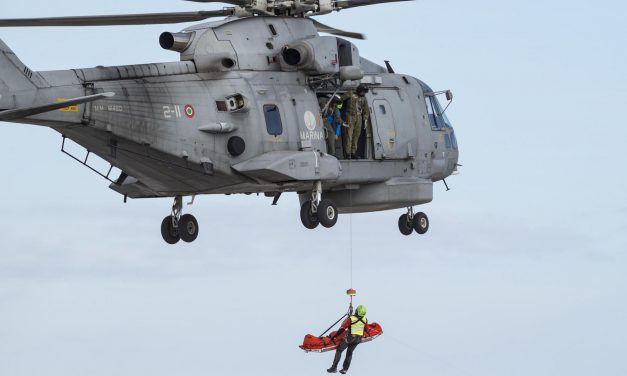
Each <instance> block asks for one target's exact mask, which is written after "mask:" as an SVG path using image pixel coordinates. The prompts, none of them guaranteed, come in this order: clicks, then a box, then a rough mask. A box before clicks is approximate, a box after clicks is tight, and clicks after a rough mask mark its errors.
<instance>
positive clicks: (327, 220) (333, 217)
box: [318, 199, 338, 228]
mask: <svg viewBox="0 0 627 376" xmlns="http://www.w3.org/2000/svg"><path fill="white" fill-rule="evenodd" d="M337 217H338V212H337V206H336V205H335V204H334V203H333V201H331V200H326V199H322V200H320V203H319V204H318V220H319V221H320V224H321V225H322V226H324V227H327V228H330V227H333V226H335V224H336V223H337Z"/></svg>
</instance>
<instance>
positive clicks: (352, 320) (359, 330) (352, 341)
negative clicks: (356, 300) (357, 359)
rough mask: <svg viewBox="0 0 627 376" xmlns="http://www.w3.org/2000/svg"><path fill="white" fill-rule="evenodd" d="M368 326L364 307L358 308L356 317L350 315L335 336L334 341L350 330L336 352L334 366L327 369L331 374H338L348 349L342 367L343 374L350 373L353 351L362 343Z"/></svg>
mask: <svg viewBox="0 0 627 376" xmlns="http://www.w3.org/2000/svg"><path fill="white" fill-rule="evenodd" d="M366 324H368V319H366V307H364V306H363V305H360V306H357V309H356V310H355V314H354V315H350V316H349V317H348V318H347V319H346V320H345V321H344V323H342V326H341V327H340V330H338V331H337V333H336V334H335V336H333V338H332V339H334V338H335V337H337V336H339V335H340V334H342V333H344V331H346V330H348V333H346V336H345V337H344V339H343V340H342V342H340V344H339V346H338V348H337V350H336V351H335V358H334V359H333V365H332V366H331V368H329V369H327V372H329V373H335V372H337V365H338V364H339V363H340V358H341V357H342V353H343V352H344V350H346V349H348V351H347V352H346V357H345V358H344V364H343V366H342V370H341V371H340V373H341V374H345V373H346V372H348V367H350V365H351V360H352V358H353V351H355V347H357V345H359V344H360V343H361V338H362V337H363V335H364V329H365V328H366Z"/></svg>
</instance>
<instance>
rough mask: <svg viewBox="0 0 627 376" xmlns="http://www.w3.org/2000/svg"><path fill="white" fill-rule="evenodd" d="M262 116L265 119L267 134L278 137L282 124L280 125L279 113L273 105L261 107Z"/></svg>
mask: <svg viewBox="0 0 627 376" xmlns="http://www.w3.org/2000/svg"><path fill="white" fill-rule="evenodd" d="M263 114H264V116H265V118H266V128H267V129H268V133H269V134H271V135H273V136H278V135H280V134H282V133H283V124H282V123H281V112H279V107H278V106H277V105H275V104H266V105H264V106H263Z"/></svg>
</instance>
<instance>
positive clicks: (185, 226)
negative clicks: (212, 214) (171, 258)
mask: <svg viewBox="0 0 627 376" xmlns="http://www.w3.org/2000/svg"><path fill="white" fill-rule="evenodd" d="M179 233H180V234H181V240H183V241H184V242H186V243H191V242H193V241H194V240H196V238H197V237H198V221H197V220H196V218H195V217H194V216H193V215H191V214H184V215H182V216H181V219H179Z"/></svg>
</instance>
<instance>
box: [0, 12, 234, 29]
mask: <svg viewBox="0 0 627 376" xmlns="http://www.w3.org/2000/svg"><path fill="white" fill-rule="evenodd" d="M234 11H235V10H234V9H232V8H225V9H221V10H211V11H199V12H174V13H145V14H115V15H102V16H76V17H50V18H16V19H0V27H23V26H113V25H156V24H170V23H180V22H193V21H202V20H206V19H207V18H212V17H224V16H230V15H233V13H234Z"/></svg>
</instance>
